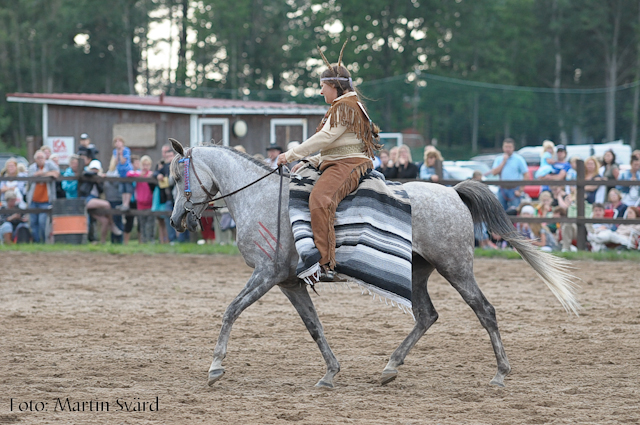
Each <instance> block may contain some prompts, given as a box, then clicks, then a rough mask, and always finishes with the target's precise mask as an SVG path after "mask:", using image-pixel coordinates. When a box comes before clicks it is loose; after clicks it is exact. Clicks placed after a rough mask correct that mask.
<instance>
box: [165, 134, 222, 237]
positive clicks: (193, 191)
mask: <svg viewBox="0 0 640 425" xmlns="http://www.w3.org/2000/svg"><path fill="white" fill-rule="evenodd" d="M169 141H170V142H171V146H172V147H173V150H174V151H176V153H177V155H176V156H175V157H174V158H173V161H172V162H171V175H172V177H173V179H174V180H175V182H176V187H177V190H176V196H175V198H174V204H173V212H172V213H171V220H170V222H171V227H173V228H174V229H176V230H177V231H178V232H184V231H185V229H187V230H189V231H191V232H193V231H195V230H197V226H198V220H199V219H200V217H202V213H203V212H204V211H205V210H206V209H207V205H208V203H209V201H210V200H211V196H210V194H212V193H213V194H215V193H216V192H217V191H218V187H217V185H216V182H215V180H214V179H213V175H212V174H211V171H210V170H207V169H206V167H205V166H204V165H205V163H204V162H203V160H201V159H200V160H197V161H196V162H195V163H194V162H193V160H194V158H193V156H192V155H191V153H192V151H191V150H190V149H188V150H187V151H186V152H185V149H184V147H183V146H182V144H180V142H178V141H177V140H175V139H169ZM196 170H198V171H196ZM203 187H204V188H207V189H206V190H208V192H209V193H207V192H206V190H205V189H203Z"/></svg>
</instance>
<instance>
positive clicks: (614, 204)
mask: <svg viewBox="0 0 640 425" xmlns="http://www.w3.org/2000/svg"><path fill="white" fill-rule="evenodd" d="M607 199H608V201H609V202H607V203H606V204H605V208H606V209H611V210H613V211H614V217H616V218H622V217H624V213H625V212H626V210H627V206H626V205H625V204H623V203H622V193H620V191H619V190H618V189H616V188H615V187H613V188H611V190H610V191H609V196H608V198H607Z"/></svg>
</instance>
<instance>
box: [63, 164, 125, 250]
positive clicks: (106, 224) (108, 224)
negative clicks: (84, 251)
mask: <svg viewBox="0 0 640 425" xmlns="http://www.w3.org/2000/svg"><path fill="white" fill-rule="evenodd" d="M78 159H79V158H77V157H76V156H72V157H71V159H70V161H69V167H68V168H67V169H66V170H65V172H64V175H65V176H76V175H77V173H78V172H79V163H78ZM83 173H84V176H85V177H93V176H96V175H102V166H101V164H100V161H98V160H96V159H94V160H92V161H91V162H90V163H89V165H88V166H87V167H86V168H85V171H83ZM63 183H64V185H63V188H64V189H65V192H66V194H67V199H76V198H84V199H85V204H86V206H87V211H88V212H89V215H91V217H93V218H94V219H95V220H96V221H97V222H98V223H100V224H101V230H100V243H105V242H106V240H107V234H108V233H109V230H111V232H112V233H113V234H114V235H116V236H120V235H122V230H120V229H119V228H118V226H116V225H115V224H114V223H113V217H112V216H111V215H110V214H108V213H107V214H105V213H98V212H97V211H96V210H98V209H105V210H108V209H111V204H110V203H109V201H106V200H104V199H101V198H100V193H101V192H102V191H103V188H102V185H100V184H98V183H95V182H92V181H89V180H85V181H83V182H82V183H81V184H80V185H78V181H77V180H65V181H63Z"/></svg>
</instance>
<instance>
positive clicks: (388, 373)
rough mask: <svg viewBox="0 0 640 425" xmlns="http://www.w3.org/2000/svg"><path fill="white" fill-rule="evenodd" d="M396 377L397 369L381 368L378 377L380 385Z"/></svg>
mask: <svg viewBox="0 0 640 425" xmlns="http://www.w3.org/2000/svg"><path fill="white" fill-rule="evenodd" d="M397 377H398V370H397V369H389V370H386V369H385V370H383V371H382V376H381V377H380V385H387V384H388V383H389V382H391V381H393V380H395V379H396V378H397Z"/></svg>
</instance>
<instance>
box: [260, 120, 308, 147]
mask: <svg viewBox="0 0 640 425" xmlns="http://www.w3.org/2000/svg"><path fill="white" fill-rule="evenodd" d="M305 140H307V119H306V118H274V119H272V120H271V134H270V138H269V142H270V143H271V144H272V145H273V144H276V145H278V146H281V147H282V148H283V149H285V148H286V147H287V143H289V142H294V141H295V142H300V143H302V142H304V141H305Z"/></svg>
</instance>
